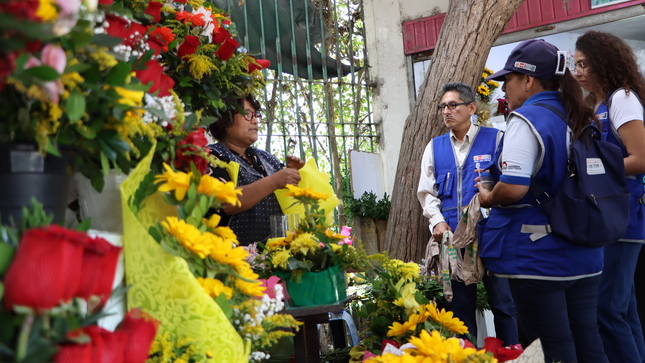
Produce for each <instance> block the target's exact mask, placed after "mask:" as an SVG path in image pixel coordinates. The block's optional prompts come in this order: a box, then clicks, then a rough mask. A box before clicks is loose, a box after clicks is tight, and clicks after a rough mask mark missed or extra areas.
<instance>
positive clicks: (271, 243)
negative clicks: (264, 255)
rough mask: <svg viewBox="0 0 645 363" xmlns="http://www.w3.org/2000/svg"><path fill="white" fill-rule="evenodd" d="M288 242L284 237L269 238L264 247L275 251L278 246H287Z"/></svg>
mask: <svg viewBox="0 0 645 363" xmlns="http://www.w3.org/2000/svg"><path fill="white" fill-rule="evenodd" d="M288 245H289V242H287V241H286V238H284V237H277V238H269V240H268V241H267V244H266V248H267V250H269V251H275V250H277V249H278V248H280V247H284V246H288Z"/></svg>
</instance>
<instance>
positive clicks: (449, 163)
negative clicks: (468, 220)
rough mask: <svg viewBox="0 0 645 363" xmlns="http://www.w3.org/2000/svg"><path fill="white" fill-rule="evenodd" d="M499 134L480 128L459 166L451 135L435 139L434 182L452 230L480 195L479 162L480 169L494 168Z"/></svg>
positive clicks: (445, 216) (433, 141)
mask: <svg viewBox="0 0 645 363" xmlns="http://www.w3.org/2000/svg"><path fill="white" fill-rule="evenodd" d="M471 127H473V126H471ZM499 132H500V131H499V130H497V129H493V128H490V127H480V128H479V130H478V132H477V133H476V134H475V137H474V138H473V141H472V142H471V144H470V145H471V146H470V150H469V152H468V154H467V156H466V158H465V159H464V160H463V165H461V166H458V165H457V157H456V156H455V153H454V150H453V147H452V143H451V142H450V133H447V134H444V135H441V136H439V137H436V138H434V139H433V140H432V147H433V154H434V163H433V165H434V174H435V178H436V182H435V183H436V185H437V191H438V197H439V199H440V200H441V213H442V214H443V217H444V219H445V220H446V223H448V225H449V226H450V228H451V229H452V230H453V231H454V230H455V229H456V228H457V222H458V221H459V217H460V215H461V212H462V208H463V207H465V206H467V205H468V203H470V200H471V199H472V198H473V196H474V195H475V194H476V193H477V188H475V177H477V173H476V172H475V169H476V163H480V166H479V167H480V169H488V168H489V167H490V166H491V165H492V161H493V154H494V153H495V144H496V142H497V134H498V133H499Z"/></svg>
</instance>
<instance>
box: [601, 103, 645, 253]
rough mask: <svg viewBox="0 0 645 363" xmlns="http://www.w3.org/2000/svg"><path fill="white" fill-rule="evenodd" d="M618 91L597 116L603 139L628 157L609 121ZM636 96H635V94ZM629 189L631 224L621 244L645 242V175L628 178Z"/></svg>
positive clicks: (603, 105)
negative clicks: (612, 102) (644, 193)
mask: <svg viewBox="0 0 645 363" xmlns="http://www.w3.org/2000/svg"><path fill="white" fill-rule="evenodd" d="M614 93H616V91H614V92H612V93H611V95H609V97H607V100H606V102H603V103H601V104H600V106H599V107H598V109H597V110H596V116H598V119H599V120H600V124H601V126H602V138H603V140H607V141H609V142H611V143H612V144H615V145H618V147H620V149H621V150H622V151H623V156H624V157H627V156H628V155H629V154H628V153H627V148H626V147H625V145H624V144H623V142H622V140H621V139H620V136H619V135H618V131H616V129H614V127H613V126H612V124H611V120H610V119H609V107H610V106H609V104H610V100H611V97H613V95H614ZM634 95H635V94H634ZM625 180H626V181H627V188H628V189H629V193H630V194H631V199H630V202H629V224H628V226H627V232H625V236H624V237H623V238H621V239H620V240H619V241H621V242H641V243H642V242H644V241H645V204H641V203H640V202H639V199H640V198H641V197H642V196H643V191H644V190H643V183H644V182H645V174H637V175H630V176H627V177H626V179H625Z"/></svg>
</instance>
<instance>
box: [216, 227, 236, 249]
mask: <svg viewBox="0 0 645 363" xmlns="http://www.w3.org/2000/svg"><path fill="white" fill-rule="evenodd" d="M213 234H214V235H216V236H218V237H219V238H221V239H222V240H223V241H224V242H227V243H229V244H234V245H236V246H237V245H238V244H239V243H238V241H237V235H235V232H233V230H232V229H231V227H226V226H223V227H215V228H213Z"/></svg>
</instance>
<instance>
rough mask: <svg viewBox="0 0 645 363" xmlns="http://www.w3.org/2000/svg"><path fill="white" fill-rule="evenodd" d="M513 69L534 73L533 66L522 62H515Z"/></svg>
mask: <svg viewBox="0 0 645 363" xmlns="http://www.w3.org/2000/svg"><path fill="white" fill-rule="evenodd" d="M515 68H521V69H526V70H527V71H531V72H535V68H536V67H535V66H534V65H532V64H528V63H524V62H515Z"/></svg>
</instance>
